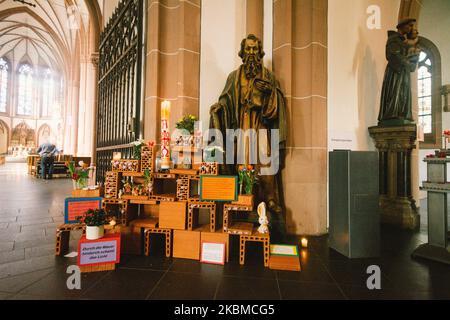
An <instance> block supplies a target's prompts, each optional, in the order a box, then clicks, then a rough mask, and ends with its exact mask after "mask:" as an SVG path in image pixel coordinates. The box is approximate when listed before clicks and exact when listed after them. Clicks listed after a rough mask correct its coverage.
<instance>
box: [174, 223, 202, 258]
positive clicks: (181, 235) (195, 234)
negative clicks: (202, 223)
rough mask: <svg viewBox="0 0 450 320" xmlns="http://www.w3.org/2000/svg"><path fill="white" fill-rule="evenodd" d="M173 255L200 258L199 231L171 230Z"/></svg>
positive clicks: (175, 256)
mask: <svg viewBox="0 0 450 320" xmlns="http://www.w3.org/2000/svg"><path fill="white" fill-rule="evenodd" d="M173 257H174V258H184V259H192V260H200V231H185V230H174V231H173Z"/></svg>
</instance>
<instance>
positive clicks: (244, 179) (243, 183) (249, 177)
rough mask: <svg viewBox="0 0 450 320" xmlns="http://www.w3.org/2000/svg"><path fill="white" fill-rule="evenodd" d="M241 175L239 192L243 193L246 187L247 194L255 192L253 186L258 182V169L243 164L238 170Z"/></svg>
mask: <svg viewBox="0 0 450 320" xmlns="http://www.w3.org/2000/svg"><path fill="white" fill-rule="evenodd" d="M238 176H239V193H240V194H242V188H244V191H245V194H247V195H251V194H253V187H254V185H255V184H256V182H257V178H256V171H255V169H254V168H253V166H252V165H247V166H244V165H241V166H239V170H238Z"/></svg>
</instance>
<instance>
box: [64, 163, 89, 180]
mask: <svg viewBox="0 0 450 320" xmlns="http://www.w3.org/2000/svg"><path fill="white" fill-rule="evenodd" d="M65 164H66V167H67V169H69V173H70V177H71V178H72V180H74V181H79V180H87V179H89V165H87V164H85V163H84V162H81V161H80V163H79V164H80V167H75V163H74V162H73V161H66V163H65Z"/></svg>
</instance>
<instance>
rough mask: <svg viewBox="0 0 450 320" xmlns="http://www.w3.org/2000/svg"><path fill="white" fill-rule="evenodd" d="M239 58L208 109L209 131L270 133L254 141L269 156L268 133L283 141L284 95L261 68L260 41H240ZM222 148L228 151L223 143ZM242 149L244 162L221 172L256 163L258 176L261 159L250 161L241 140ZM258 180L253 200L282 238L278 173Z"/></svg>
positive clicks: (252, 38) (233, 171)
mask: <svg viewBox="0 0 450 320" xmlns="http://www.w3.org/2000/svg"><path fill="white" fill-rule="evenodd" d="M239 57H240V58H241V59H242V65H241V66H240V67H239V68H238V69H237V70H235V71H233V72H231V73H230V75H229V76H228V79H227V82H226V84H225V88H224V90H223V92H222V94H221V95H220V97H219V101H218V102H217V103H215V104H214V105H213V106H212V107H211V109H210V116H211V118H210V128H213V129H218V130H220V131H221V132H222V134H223V135H224V136H225V133H226V130H227V129H233V130H236V129H242V130H249V129H254V130H261V129H264V130H269V132H268V136H267V137H266V138H260V137H258V138H257V141H256V142H257V147H258V148H263V150H264V149H268V150H266V151H269V152H268V153H272V151H271V149H270V148H271V136H270V130H272V129H276V130H278V132H279V143H280V144H283V143H284V142H285V141H286V132H287V126H286V104H285V98H284V95H283V92H282V91H281V88H280V84H279V82H278V81H277V80H276V78H275V75H274V74H273V73H272V72H271V71H270V70H268V69H267V68H265V67H264V66H263V61H262V59H263V57H264V51H263V48H262V45H261V41H260V39H258V38H257V37H256V36H255V35H253V34H250V35H248V36H247V37H246V38H245V39H243V40H242V42H241V51H240V52H239ZM244 139H245V138H244ZM263 140H265V141H263ZM254 142H255V141H254ZM234 144H235V146H234V148H236V147H237V145H238V143H236V141H235V142H234ZM225 146H226V148H228V146H227V145H226V141H225ZM244 146H245V148H244V149H245V163H238V161H235V162H234V164H225V161H224V162H223V163H224V165H222V166H221V172H222V173H224V174H232V175H236V173H237V168H238V166H239V165H241V164H245V165H247V164H255V167H256V171H257V172H258V173H259V172H261V170H260V169H261V168H262V167H264V166H266V165H264V164H262V163H260V159H258V161H257V162H256V163H255V162H252V161H251V159H252V155H251V153H252V152H251V149H252V148H251V147H250V143H249V142H248V141H245V140H244ZM276 147H278V146H276ZM264 153H265V152H264ZM235 158H236V155H235ZM224 160H225V159H224ZM258 180H259V185H258V192H257V194H256V199H257V201H258V202H259V201H264V202H266V204H267V208H268V209H269V211H270V212H271V213H273V215H272V218H271V226H272V234H278V235H279V236H281V237H282V236H284V234H285V232H286V226H285V219H284V216H283V210H282V204H281V200H280V198H281V197H280V193H281V190H280V189H281V183H280V175H279V172H278V173H277V174H272V175H259V176H258Z"/></svg>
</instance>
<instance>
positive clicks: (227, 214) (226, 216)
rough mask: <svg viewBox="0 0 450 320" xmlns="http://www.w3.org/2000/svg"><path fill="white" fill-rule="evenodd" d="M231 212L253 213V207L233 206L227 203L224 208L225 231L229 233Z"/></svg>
mask: <svg viewBox="0 0 450 320" xmlns="http://www.w3.org/2000/svg"><path fill="white" fill-rule="evenodd" d="M231 211H247V212H251V211H253V206H249V205H242V204H233V203H227V204H224V206H223V231H224V232H228V228H229V227H230V225H231V221H230V220H231V217H230V214H231Z"/></svg>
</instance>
